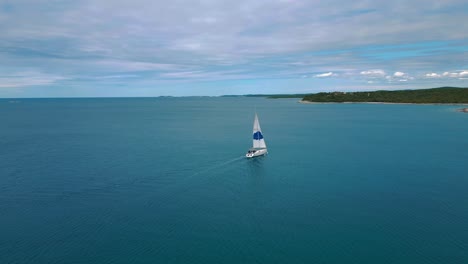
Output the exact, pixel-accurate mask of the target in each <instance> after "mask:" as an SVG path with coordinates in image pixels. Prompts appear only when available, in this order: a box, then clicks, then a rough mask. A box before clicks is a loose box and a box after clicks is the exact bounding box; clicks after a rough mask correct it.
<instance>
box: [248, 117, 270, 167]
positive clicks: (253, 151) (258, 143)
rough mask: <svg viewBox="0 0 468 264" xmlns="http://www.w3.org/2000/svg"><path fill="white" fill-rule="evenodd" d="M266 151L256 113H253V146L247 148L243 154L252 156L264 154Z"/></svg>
mask: <svg viewBox="0 0 468 264" xmlns="http://www.w3.org/2000/svg"><path fill="white" fill-rule="evenodd" d="M267 153H268V151H267V147H266V144H265V139H264V138H263V134H262V130H261V129H260V123H259V122H258V116H257V113H255V119H254V124H253V146H252V148H250V149H249V151H247V153H246V154H245V156H246V157H247V158H253V157H258V156H263V155H266V154H267Z"/></svg>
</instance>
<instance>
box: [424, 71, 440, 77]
mask: <svg viewBox="0 0 468 264" xmlns="http://www.w3.org/2000/svg"><path fill="white" fill-rule="evenodd" d="M425 76H426V77H428V78H439V77H440V74H437V73H435V72H431V73H426V75H425Z"/></svg>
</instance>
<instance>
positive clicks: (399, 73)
mask: <svg viewBox="0 0 468 264" xmlns="http://www.w3.org/2000/svg"><path fill="white" fill-rule="evenodd" d="M405 75H406V73H404V72H399V71H397V72H395V73H394V74H393V76H395V77H403V76H405Z"/></svg>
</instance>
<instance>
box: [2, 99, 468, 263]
mask: <svg viewBox="0 0 468 264" xmlns="http://www.w3.org/2000/svg"><path fill="white" fill-rule="evenodd" d="M296 101H297V100H296V99H292V100H289V99H287V100H286V99H285V100H268V99H263V98H163V99H158V98H146V99H18V100H16V101H14V100H13V101H12V100H6V99H3V100H0V263H411V264H417V263H468V114H463V113H458V112H455V109H456V108H457V107H456V106H436V105H372V104H309V105H304V104H298V103H296ZM255 109H256V111H257V112H258V114H259V118H260V123H261V126H262V129H263V133H264V136H265V139H266V143H267V145H268V148H269V153H270V154H269V155H268V156H267V157H263V158H257V159H253V160H247V159H245V158H242V156H243V155H244V153H245V151H246V150H247V149H248V148H249V147H250V146H251V132H252V122H253V117H254V112H255Z"/></svg>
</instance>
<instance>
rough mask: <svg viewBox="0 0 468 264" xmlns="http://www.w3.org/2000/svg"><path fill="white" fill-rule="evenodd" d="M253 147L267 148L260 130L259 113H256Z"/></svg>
mask: <svg viewBox="0 0 468 264" xmlns="http://www.w3.org/2000/svg"><path fill="white" fill-rule="evenodd" d="M253 147H254V148H266V144H265V139H264V138H263V134H262V130H261V129H260V123H259V122H258V117H257V113H255V119H254V124H253Z"/></svg>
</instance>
